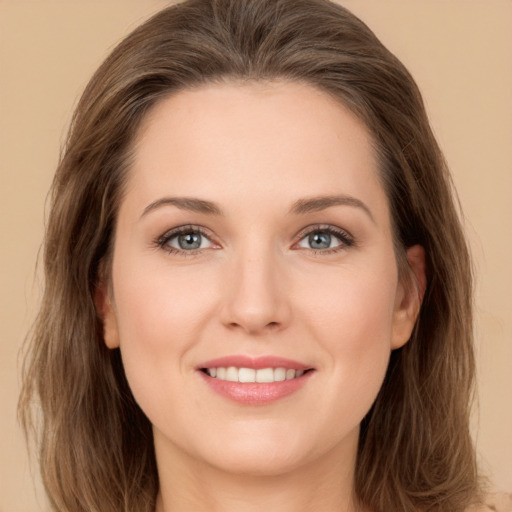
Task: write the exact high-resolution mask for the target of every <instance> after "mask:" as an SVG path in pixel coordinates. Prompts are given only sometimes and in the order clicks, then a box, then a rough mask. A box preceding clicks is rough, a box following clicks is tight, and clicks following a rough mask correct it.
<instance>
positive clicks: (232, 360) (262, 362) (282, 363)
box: [197, 355, 311, 370]
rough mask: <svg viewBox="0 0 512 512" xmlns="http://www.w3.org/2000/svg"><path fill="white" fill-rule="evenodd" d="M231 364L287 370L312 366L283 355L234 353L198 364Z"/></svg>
mask: <svg viewBox="0 0 512 512" xmlns="http://www.w3.org/2000/svg"><path fill="white" fill-rule="evenodd" d="M229 366H235V367H236V368H253V369H255V370H261V369H262V368H286V369H287V370H307V369H309V368H311V366H307V365H305V364H302V363H299V362H298V361H292V360H291V359H285V358H283V357H276V356H261V357H250V356H243V355H234V356H226V357H219V358H218V359H211V360H210V361H206V362H204V363H201V364H200V365H199V366H197V369H198V370H200V369H201V368H219V367H221V368H228V367H229Z"/></svg>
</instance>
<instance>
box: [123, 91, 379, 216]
mask: <svg viewBox="0 0 512 512" xmlns="http://www.w3.org/2000/svg"><path fill="white" fill-rule="evenodd" d="M134 149H135V151H134V161H133V166H132V169H131V176H130V178H129V183H128V189H129V190H130V189H131V190H132V191H137V194H138V195H139V196H141V197H142V196H145V199H144V200H145V201H151V200H154V199H155V198H156V196H158V195H159V194H160V195H161V194H163V193H164V191H165V192H166V193H167V192H168V193H170V194H172V195H193V196H198V195H199V196H203V195H204V196H211V195H213V196H215V197H214V199H215V200H219V201H222V200H226V201H229V200H233V197H234V195H236V196H237V197H238V198H242V199H243V200H244V204H246V205H249V204H250V203H251V201H253V200H254V199H255V198H256V199H257V198H258V197H259V198H260V199H262V198H263V197H265V198H268V197H269V196H275V199H276V200H279V202H281V203H283V204H286V203H287V202H293V200H294V199H296V198H297V197H303V196H311V195H322V194H335V193H342V194H347V193H348V194H351V195H355V196H364V197H366V200H367V201H370V202H372V203H373V204H374V205H376V203H379V205H378V206H379V207H383V208H384V209H386V208H387V204H386V203H387V201H386V200H385V197H384V192H383V189H382V187H381V184H380V179H379V176H378V174H379V172H378V163H377V159H376V156H375V151H374V150H373V145H372V139H371V137H370V135H369V132H368V130H367V129H366V126H365V125H364V123H363V122H362V121H361V120H360V119H359V118H357V117H356V116H355V115H354V114H353V113H352V112H351V111H350V110H349V109H348V108H346V107H345V106H344V105H343V104H341V103H340V102H339V101H337V100H335V99H334V98H332V97H331V96H329V95H328V94H327V93H324V92H322V91H320V90H318V89H316V88H314V87H312V86H310V85H305V84H301V83H293V82H292V83H290V82H283V81H278V82H258V83H248V84H247V83H244V84H240V83H222V84H211V85H205V86H201V87H198V88H195V89H191V90H184V91H180V92H177V93H175V94H173V95H171V96H169V97H167V98H165V99H163V100H161V101H160V102H159V103H157V104H156V105H155V106H154V107H153V109H152V110H151V112H150V113H149V114H148V115H147V117H146V118H145V119H144V121H143V123H142V125H141V127H140V129H139V133H138V137H137V139H136V143H135V147H134ZM376 206H377V205H376Z"/></svg>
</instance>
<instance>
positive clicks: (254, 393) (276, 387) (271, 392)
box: [197, 356, 315, 405]
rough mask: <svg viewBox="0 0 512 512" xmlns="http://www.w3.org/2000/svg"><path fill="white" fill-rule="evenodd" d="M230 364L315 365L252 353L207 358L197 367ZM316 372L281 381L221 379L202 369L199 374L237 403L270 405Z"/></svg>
mask: <svg viewBox="0 0 512 512" xmlns="http://www.w3.org/2000/svg"><path fill="white" fill-rule="evenodd" d="M229 366H235V367H237V368H254V369H255V370H258V369H261V368H286V369H295V370H308V369H312V368H311V366H306V365H304V364H302V363H299V362H298V361H292V360H291V359H284V358H281V357H274V356H264V357H256V358H253V357H248V356H228V357H221V358H218V359H212V360H210V361H206V362H205V363H202V364H201V365H200V366H198V367H197V370H201V369H203V368H219V367H225V368H227V367H229ZM313 373H315V372H313V371H309V372H306V373H304V374H303V375H302V376H301V377H298V378H295V379H290V380H283V381H280V382H269V383H258V382H231V381H226V380H220V379H216V378H214V377H210V376H209V375H207V374H206V373H205V372H202V371H198V374H199V375H200V376H201V378H202V379H203V380H204V382H205V383H206V384H207V385H208V386H209V388H210V389H211V390H213V391H215V392H216V393H218V394H219V395H221V396H223V397H225V398H228V399H230V400H232V401H234V402H238V403H240V404H246V405H266V404H269V403H272V402H275V401H276V400H279V399H281V398H284V397H286V396H289V395H291V394H293V393H295V392H297V391H299V390H300V389H301V388H302V387H303V386H305V385H306V384H307V382H308V381H309V379H310V377H311V375H313Z"/></svg>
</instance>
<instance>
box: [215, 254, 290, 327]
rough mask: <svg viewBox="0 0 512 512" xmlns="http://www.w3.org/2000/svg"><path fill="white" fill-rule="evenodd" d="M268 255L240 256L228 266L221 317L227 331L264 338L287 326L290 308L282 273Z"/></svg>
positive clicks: (273, 258)
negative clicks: (265, 335) (263, 336)
mask: <svg viewBox="0 0 512 512" xmlns="http://www.w3.org/2000/svg"><path fill="white" fill-rule="evenodd" d="M270 253H271V251H268V252H267V253H265V254H258V255H254V254H252V255H245V256H244V255H240V256H239V257H238V258H237V259H236V261H235V262H234V263H233V264H232V265H230V269H229V275H228V276H227V278H226V282H225V288H224V289H225V294H224V300H223V304H222V313H221V319H222V323H223V324H224V325H225V326H226V327H228V328H229V329H231V330H239V331H241V332H245V333H247V334H251V335H264V334H266V333H269V332H277V331H280V330H282V329H284V328H286V327H287V326H288V324H289V322H290V319H291V307H290V302H289V297H288V295H287V289H286V283H285V277H284V275H285V272H284V269H283V268H282V267H283V265H282V264H280V263H282V262H279V261H278V259H279V258H277V257H275V255H272V254H270Z"/></svg>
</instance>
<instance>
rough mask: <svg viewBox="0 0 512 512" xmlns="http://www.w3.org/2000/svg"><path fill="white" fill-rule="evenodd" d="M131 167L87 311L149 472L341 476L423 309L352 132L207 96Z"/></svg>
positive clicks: (281, 93) (166, 120)
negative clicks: (336, 471)
mask: <svg viewBox="0 0 512 512" xmlns="http://www.w3.org/2000/svg"><path fill="white" fill-rule="evenodd" d="M134 155H135V156H134V161H133V166H132V168H131V171H130V174H129V178H128V183H127V190H126V195H125V196H124V198H123V201H122V203H121V206H120V210H119V217H118V224H117V231H116V237H115V245H114V254H113V263H112V282H111V292H110V293H107V292H106V290H107V288H108V286H106V285H103V284H102V286H101V287H100V290H102V291H100V294H99V298H97V303H98V307H99V309H100V311H101V314H102V315H103V319H104V328H105V341H106V343H107V345H108V346H109V347H111V348H114V347H117V346H120V349H121V353H122V359H123V363H124V367H125V371H126V376H127V378H128V382H129V384H130V387H131V389H132V391H133V394H134V396H135V399H136V400H137V402H138V404H139V405H140V407H141V408H142V410H143V411H144V413H145V414H146V415H147V417H148V418H149V420H150V421H151V423H152V424H153V426H154V435H155V446H156V453H157V458H158V459H159V461H164V462H165V461H167V460H169V461H170V460H172V458H173V457H174V458H175V457H177V456H178V457H182V458H183V459H187V458H188V459H189V460H194V461H195V463H206V464H208V465H209V466H211V467H216V468H220V469H224V470H227V471H236V472H241V473H247V474H278V473H283V472H286V471H290V470H293V469H294V468H299V467H303V466H304V465H305V464H312V463H314V462H315V461H319V460H322V459H324V460H325V458H326V457H329V456H330V455H335V456H336V457H338V458H339V457H345V458H346V459H347V460H353V457H354V454H355V450H356V445H357V436H358V432H359V423H360V421H361V419H362V418H363V417H364V415H365V414H366V413H367V411H368V410H369V409H370V407H371V405H372V402H373V401H374V399H375V397H376V395H377V393H378V391H379V388H380V387H381V384H382V381H383V378H384V375H385V372H386V367H387V365H388V359H389V355H390V351H391V350H392V349H394V348H396V347H399V346H401V345H403V344H404V343H405V342H406V341H407V339H408V337H409V335H410V332H411V329H412V327H413V324H414V320H415V317H416V313H417V309H418V300H419V299H418V298H417V295H416V294H415V293H414V291H412V290H408V289H406V288H405V286H403V285H402V284H401V283H400V281H399V279H398V273H397V264H396V260H395V254H394V250H393V240H392V229H391V222H390V212H389V207H388V202H387V199H386V195H385V193H384V190H383V188H382V185H381V183H380V181H379V178H378V168H377V167H378V165H377V161H376V158H375V155H374V152H373V150H372V145H371V141H370V137H369V134H368V132H367V130H366V129H365V126H364V125H363V124H362V123H361V122H360V121H359V120H358V119H357V118H356V117H355V116H354V115H353V114H351V113H350V112H349V111H348V110H347V109H346V108H344V107H343V106H341V105H340V104H339V103H337V102H335V101H334V100H333V99H331V98H330V97H329V96H328V95H326V94H324V93H322V92H319V91H317V90H316V89H314V88H312V87H310V86H307V85H301V84H294V83H286V82H273V83H258V84H249V85H247V84H246V85H240V84H222V85H209V86H203V87H201V88H198V89H194V90H189V91H184V92H179V93H177V94H175V95H173V96H171V97H169V98H167V99H165V100H163V101H161V102H160V103H159V104H157V105H156V107H155V108H154V109H153V110H152V112H151V113H150V115H149V116H148V117H147V118H146V120H145V122H144V123H143V126H142V127H141V129H140V132H139V136H138V139H137V141H136V145H135V153H134ZM418 250H419V249H418V248H413V249H411V250H410V251H409V259H410V261H411V263H412V265H413V267H414V266H415V265H417V263H415V262H417V261H420V260H421V254H420V253H419V252H418ZM415 251H416V252H415ZM420 266H421V265H420ZM214 368H215V369H216V370H214ZM219 368H220V369H219ZM240 368H242V370H239V369H240ZM294 370H295V371H294ZM301 372H304V373H302V374H301ZM208 373H209V374H210V375H209V374H208ZM213 375H216V376H213ZM282 379H285V380H282ZM240 381H242V382H240ZM245 381H249V382H245ZM250 381H253V382H250ZM259 381H263V382H259Z"/></svg>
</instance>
